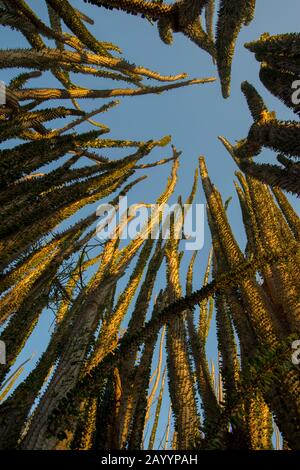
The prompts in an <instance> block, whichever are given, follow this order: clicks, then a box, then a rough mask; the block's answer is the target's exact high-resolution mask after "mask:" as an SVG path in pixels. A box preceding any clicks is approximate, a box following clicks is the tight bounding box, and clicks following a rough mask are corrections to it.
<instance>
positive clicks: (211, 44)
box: [50, 0, 256, 98]
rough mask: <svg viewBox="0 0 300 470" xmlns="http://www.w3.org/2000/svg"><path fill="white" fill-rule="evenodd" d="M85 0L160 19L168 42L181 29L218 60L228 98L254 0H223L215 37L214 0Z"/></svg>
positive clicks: (224, 91) (222, 82) (159, 29)
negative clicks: (169, 1) (240, 39)
mask: <svg viewBox="0 0 300 470" xmlns="http://www.w3.org/2000/svg"><path fill="white" fill-rule="evenodd" d="M84 1H85V2H87V3H91V4H93V5H96V6H99V7H104V8H108V9H117V10H122V11H124V12H126V13H129V14H133V15H140V16H141V17H142V18H147V19H151V20H153V21H157V28H158V32H159V36H160V38H161V40H162V41H163V42H164V43H165V44H172V42H173V33H182V34H183V35H184V36H186V37H187V38H189V39H190V40H191V41H192V42H193V43H194V44H196V45H197V46H198V47H200V49H202V50H204V51H205V52H208V53H209V54H210V55H211V56H212V58H213V60H216V62H217V67H218V72H219V76H220V80H221V85H222V94H223V97H224V98H228V96H229V94H230V79H231V66H232V60H233V55H234V50H235V44H236V40H237V38H238V35H239V33H240V30H241V29H242V27H243V26H244V25H248V24H249V23H250V22H251V21H252V19H253V16H254V11H255V3H256V1H255V0H235V1H233V0H220V6H219V11H218V19H217V25H216V39H214V33H213V16H214V7H215V1H214V0H178V1H175V2H174V3H172V4H167V3H164V2H162V1H157V2H155V1H152V2H151V1H144V0H121V1H119V0H118V1H117V0H84ZM50 3H51V2H50ZM53 3H55V4H58V3H59V2H58V1H55V2H53ZM61 8H62V6H61ZM202 14H203V16H204V21H205V26H206V27H205V29H204V28H203V26H202V23H203V18H202V16H201V15H202Z"/></svg>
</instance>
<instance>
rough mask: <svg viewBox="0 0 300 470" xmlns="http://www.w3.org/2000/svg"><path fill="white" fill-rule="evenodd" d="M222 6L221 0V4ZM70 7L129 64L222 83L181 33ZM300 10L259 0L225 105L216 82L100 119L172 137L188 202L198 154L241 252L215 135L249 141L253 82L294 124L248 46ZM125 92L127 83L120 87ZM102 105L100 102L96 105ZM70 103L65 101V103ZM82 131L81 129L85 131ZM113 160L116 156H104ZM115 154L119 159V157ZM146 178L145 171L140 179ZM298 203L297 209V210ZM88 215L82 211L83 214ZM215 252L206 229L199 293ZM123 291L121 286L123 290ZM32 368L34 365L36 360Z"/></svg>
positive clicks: (43, 326)
mask: <svg viewBox="0 0 300 470" xmlns="http://www.w3.org/2000/svg"><path fill="white" fill-rule="evenodd" d="M28 3H29V4H30V5H31V6H32V7H33V8H34V9H35V11H36V12H37V13H39V14H41V16H44V15H45V8H44V2H40V1H39V0H31V1H28ZM217 3H218V2H217ZM72 4H73V5H74V6H75V7H77V8H79V9H81V10H82V11H84V12H85V13H86V14H88V15H89V16H90V17H92V18H93V19H94V20H95V25H94V26H89V28H90V30H91V32H93V34H94V35H95V36H96V37H97V38H98V39H100V40H103V41H111V42H114V43H116V44H117V45H119V46H120V47H121V48H122V50H123V52H124V56H125V57H126V59H128V60H129V61H131V62H135V63H136V64H140V65H144V66H145V67H148V68H151V69H154V70H157V71H159V72H161V73H163V74H177V73H180V72H187V73H188V74H189V77H191V78H198V77H210V76H215V77H217V72H216V68H215V65H214V64H213V63H212V61H211V58H210V56H208V55H207V54H206V53H204V52H203V51H201V50H200V49H199V48H197V47H196V46H195V45H194V44H192V43H191V42H190V41H189V40H188V39H187V38H185V37H183V36H182V35H180V34H179V35H178V34H177V35H174V39H175V40H174V44H173V45H172V46H167V45H165V44H163V43H162V42H161V40H160V39H159V36H158V32H157V29H156V26H155V25H154V26H152V25H151V24H150V23H149V22H148V21H146V20H145V19H144V20H143V19H141V18H138V17H135V16H132V15H126V14H125V13H122V12H118V11H108V10H106V9H104V8H97V7H95V6H92V5H88V4H85V3H84V2H83V1H82V0H72ZM299 18H300V4H299V0H285V1H282V0H257V6H256V13H255V19H254V21H253V22H252V23H251V24H250V26H248V27H246V28H244V29H243V30H242V32H241V34H240V36H239V39H238V42H237V48H236V53H235V57H234V61H233V71H232V85H231V96H230V98H229V99H227V100H224V99H223V98H222V96H221V92H220V84H219V82H218V80H217V81H216V82H215V83H210V84H205V85H196V86H192V87H188V88H182V89H179V90H174V91H171V92H166V93H164V94H162V95H159V96H155V95H148V96H141V97H136V98H123V99H122V103H121V105H120V106H118V107H116V108H114V109H113V110H111V111H110V112H109V113H107V114H105V115H103V116H101V119H102V121H103V122H104V123H105V124H106V125H108V126H109V127H110V128H111V130H112V131H111V133H110V134H109V135H108V137H112V138H120V139H122V138H127V139H133V140H148V139H152V138H153V139H158V138H160V137H162V136H163V135H168V134H170V135H172V142H173V144H175V146H176V147H177V149H178V150H181V151H182V156H181V165H180V170H179V179H178V184H177V190H176V196H174V200H175V199H177V197H178V195H179V194H181V195H182V196H183V199H185V198H186V197H187V195H188V193H189V191H190V188H191V185H192V181H193V176H194V170H195V168H196V167H197V165H198V157H199V155H204V156H205V157H206V163H207V166H208V170H209V174H210V177H211V179H212V181H213V182H214V183H215V184H216V186H217V188H218V189H219V191H220V192H221V194H222V196H223V198H224V200H225V199H227V198H228V197H229V196H233V200H232V202H231V204H230V207H229V210H228V215H229V219H230V222H231V224H232V227H233V230H234V233H235V236H236V238H237V240H238V242H239V243H240V244H241V246H242V247H243V246H244V242H245V236H244V230H243V225H242V220H241V214H240V208H239V204H238V200H237V197H236V194H235V190H234V186H233V180H234V178H235V177H234V172H235V171H236V170H237V168H236V166H235V164H234V162H233V161H232V160H231V159H230V157H229V155H228V154H227V152H226V150H225V149H224V148H223V146H222V145H221V143H220V142H219V141H218V139H217V136H218V135H224V136H225V137H227V138H228V139H229V140H230V141H231V142H234V141H235V140H239V139H241V138H243V137H245V136H246V135H247V132H248V129H249V127H250V125H251V122H252V121H251V116H250V113H249V111H248V107H247V104H246V101H245V99H244V97H243V95H242V93H241V91H240V84H241V82H242V81H243V80H248V81H249V82H250V83H252V84H253V85H255V87H256V88H257V89H258V91H259V92H260V93H261V94H262V96H263V97H264V99H265V102H266V104H267V106H268V107H269V108H270V109H271V110H276V112H277V115H278V117H279V118H280V119H296V117H295V115H294V114H293V113H292V112H291V111H290V110H289V109H288V108H286V107H285V106H284V105H283V104H282V103H281V102H280V101H279V100H277V99H276V98H274V97H273V96H272V95H271V94H270V93H269V92H268V91H267V90H266V89H265V88H264V87H263V85H262V84H261V83H260V81H259V77H258V74H259V64H258V62H256V60H255V57H254V55H253V54H252V53H250V52H248V51H247V50H246V49H245V48H244V47H243V44H244V43H245V42H248V41H252V40H255V39H258V38H259V36H260V35H261V34H262V33H264V32H269V33H270V34H279V33H284V32H292V31H298V30H299ZM0 34H1V43H2V47H4V46H5V47H7V48H11V47H28V46H27V44H26V43H25V40H24V39H23V38H22V36H21V35H20V34H18V33H17V32H12V31H8V29H7V28H5V29H2V30H1V33H0ZM1 74H2V75H1V77H0V78H1V80H3V81H5V82H7V81H8V80H9V78H10V77H11V76H12V71H11V70H8V71H5V70H4V71H3V70H2V71H1ZM78 82H79V83H81V84H82V85H83V86H84V85H86V86H90V85H91V86H92V87H94V88H98V87H99V88H109V87H111V86H116V84H115V83H113V84H111V83H108V82H107V81H105V82H104V81H103V80H102V79H95V78H86V77H80V78H78ZM53 83H54V81H53V80H52V78H50V76H49V74H45V76H44V78H43V79H39V80H36V81H35V82H32V86H38V85H39V86H47V85H48V84H49V85H51V84H53ZM121 86H123V85H121ZM99 101H100V100H99ZM102 103H103V100H101V103H100V102H99V103H98V102H95V101H94V102H90V101H86V102H85V103H84V109H94V108H96V107H97V106H98V105H101V104H102ZM64 104H66V103H64ZM85 129H86V126H85V125H84V126H81V128H80V130H85ZM107 155H111V153H107ZM113 155H118V151H116V152H114V153H113ZM165 156H171V150H170V147H168V148H164V149H159V150H155V151H154V152H153V153H152V154H151V156H150V157H147V159H145V160H144V163H146V162H148V161H154V160H156V159H160V158H163V157H165ZM258 158H259V159H260V161H270V159H273V160H274V159H275V155H274V154H273V153H272V152H269V151H264V152H263V154H262V155H261V156H260V157H258ZM169 171H170V164H168V165H165V166H160V167H158V168H153V169H149V170H146V172H147V174H148V180H146V182H143V183H142V184H141V185H139V186H137V187H136V188H134V189H133V191H132V192H131V193H130V197H129V201H130V202H139V201H141V200H143V201H146V202H154V201H155V199H156V198H157V196H158V195H159V194H160V193H161V191H162V189H163V188H164V186H165V182H166V178H167V176H168V174H169ZM140 174H143V173H142V172H140V173H139V175H140ZM290 200H291V201H292V202H293V204H294V205H295V207H297V209H299V201H298V202H296V199H295V198H290ZM196 202H198V203H204V202H205V200H204V194H203V191H202V189H201V188H200V189H199V190H198V192H197V200H196ZM297 204H298V206H297ZM89 211H90V208H89V209H87V208H86V209H84V210H83V211H81V215H83V214H85V213H87V212H89ZM209 249H210V236H209V232H208V229H207V226H206V229H205V244H204V248H203V249H202V250H201V252H200V254H199V255H198V257H197V262H196V269H195V279H194V287H195V288H199V287H200V286H201V283H202V277H203V272H204V269H205V263H206V259H207V256H208V252H209ZM190 255H191V253H190V252H188V253H187V256H185V258H184V260H183V265H182V268H183V279H184V277H185V273H186V267H187V263H188V261H189V259H190ZM164 280H165V277H164V272H163V270H161V272H160V273H159V276H158V282H157V286H156V288H157V289H158V288H159V285H162V284H163V282H164ZM124 285H125V281H123V280H122V281H121V283H120V289H122V288H123V287H124ZM51 315H52V314H51V313H49V312H46V313H45V314H44V315H43V316H42V318H41V321H40V322H39V325H38V328H37V329H36V331H35V332H34V334H33V335H32V338H31V341H30V342H28V344H27V346H26V347H25V349H24V351H23V353H22V354H21V356H20V361H21V360H23V359H24V358H26V357H28V355H30V353H31V352H32V351H33V350H34V351H36V353H37V354H36V356H35V360H37V358H38V357H39V354H40V353H41V351H42V350H43V349H44V347H45V343H46V338H47V337H48V329H49V326H50V324H51V322H52V320H53V316H51ZM215 352H216V350H215V336H214V328H212V334H211V335H210V339H209V344H208V354H209V355H210V356H212V357H215ZM30 364H31V366H30V365H29V366H28V370H29V369H30V367H32V365H33V364H34V361H31V363H30ZM163 406H164V410H165V412H164V416H166V414H167V409H168V400H167V398H166V397H165V399H164V404H163ZM163 430H164V426H163V425H161V426H160V428H159V432H158V441H159V440H160V437H161V434H162V432H163Z"/></svg>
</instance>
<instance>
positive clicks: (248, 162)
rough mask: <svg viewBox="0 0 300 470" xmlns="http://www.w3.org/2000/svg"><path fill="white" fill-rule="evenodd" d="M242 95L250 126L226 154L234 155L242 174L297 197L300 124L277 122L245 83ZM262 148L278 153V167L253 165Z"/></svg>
mask: <svg viewBox="0 0 300 470" xmlns="http://www.w3.org/2000/svg"><path fill="white" fill-rule="evenodd" d="M242 91H243V93H244V95H245V97H246V99H247V103H248V107H249V109H250V112H251V115H252V118H253V120H254V123H253V124H252V126H251V128H250V130H249V133H248V136H247V138H246V139H243V140H241V141H239V142H238V143H237V144H236V145H235V147H232V146H229V147H230V152H231V153H234V156H235V159H236V162H237V163H238V165H239V167H240V168H241V170H243V171H244V172H245V173H247V174H249V175H251V176H254V177H255V178H257V179H259V180H260V181H262V182H264V183H267V184H269V185H270V186H275V187H280V188H282V189H284V190H285V191H289V192H291V193H293V194H297V195H299V194H300V186H299V181H300V179H299V176H300V165H299V163H298V162H297V161H295V160H296V159H297V158H299V155H300V149H299V135H300V134H299V132H300V124H299V123H298V122H297V121H280V120H278V119H277V118H276V114H275V112H271V111H269V110H268V108H267V107H266V105H265V103H264V101H263V99H262V97H261V96H260V95H259V93H258V92H257V91H256V89H255V88H254V87H253V86H252V85H251V84H249V83H248V82H244V83H243V84H242ZM223 142H224V140H223ZM225 145H226V146H227V147H228V145H227V144H225ZM264 147H265V148H269V149H271V150H274V151H276V152H280V153H279V155H278V156H277V160H278V162H279V163H281V164H282V167H280V166H278V165H271V164H267V163H260V164H259V163H254V161H253V158H254V157H255V156H257V155H259V154H260V153H261V151H262V150H263V148H264Z"/></svg>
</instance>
